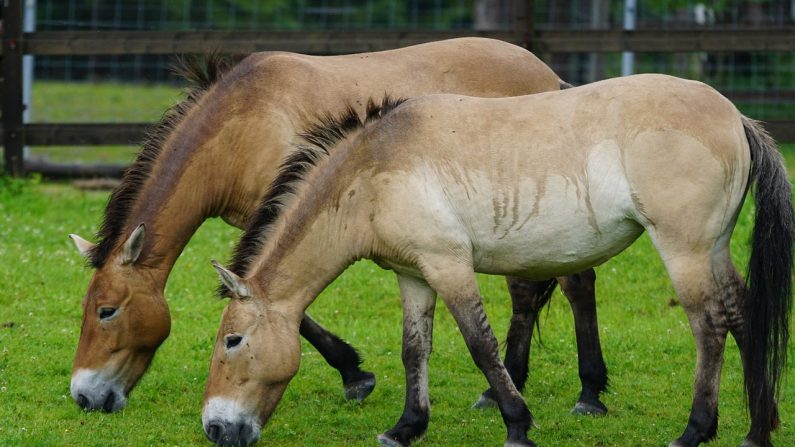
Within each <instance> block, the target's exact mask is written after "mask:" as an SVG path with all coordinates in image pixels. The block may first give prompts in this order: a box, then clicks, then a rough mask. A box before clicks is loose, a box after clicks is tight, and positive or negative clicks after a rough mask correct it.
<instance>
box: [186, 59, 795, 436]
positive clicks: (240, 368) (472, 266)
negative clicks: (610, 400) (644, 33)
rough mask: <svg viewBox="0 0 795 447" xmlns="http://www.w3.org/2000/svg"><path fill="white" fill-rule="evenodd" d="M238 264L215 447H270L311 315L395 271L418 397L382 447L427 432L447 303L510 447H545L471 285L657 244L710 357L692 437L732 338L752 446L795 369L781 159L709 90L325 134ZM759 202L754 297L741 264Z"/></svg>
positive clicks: (465, 114)
mask: <svg viewBox="0 0 795 447" xmlns="http://www.w3.org/2000/svg"><path fill="white" fill-rule="evenodd" d="M304 139H305V142H304V143H303V145H302V146H301V147H300V148H299V149H298V151H297V152H296V153H294V154H293V155H291V156H290V157H289V158H288V159H287V161H286V162H285V164H284V165H283V167H282V174H281V175H280V176H279V178H277V180H276V182H275V183H274V185H273V188H272V189H271V192H270V193H269V195H268V196H267V200H266V201H265V202H264V203H263V205H262V207H261V208H260V210H259V211H258V212H257V215H256V216H255V217H254V220H252V223H251V225H250V226H249V228H248V230H247V231H246V232H245V233H244V235H243V237H242V238H241V239H240V241H239V243H238V246H237V248H236V250H235V255H234V262H235V265H236V266H238V267H241V266H242V267H243V269H242V270H241V271H242V272H243V273H242V274H241V273H238V272H235V271H232V270H229V269H226V268H225V267H223V266H221V265H220V264H218V263H214V266H215V268H216V270H217V271H218V274H219V275H220V277H221V281H222V283H223V285H224V287H225V295H226V296H228V297H230V298H231V300H230V301H229V303H228V304H227V306H226V308H225V310H224V313H223V317H222V320H221V326H220V328H219V330H218V333H217V336H216V341H215V346H214V348H213V356H212V361H211V365H210V373H209V376H208V379H207V384H206V390H205V396H204V402H203V410H202V423H203V429H204V431H205V434H206V435H207V437H208V438H209V439H210V440H211V441H214V442H215V443H217V444H219V445H247V444H250V443H252V442H255V441H256V440H257V439H258V438H259V435H260V431H261V428H262V426H263V424H265V423H266V421H267V420H268V418H269V416H270V415H271V414H272V413H273V411H274V409H275V407H276V405H277V403H278V402H279V400H280V399H281V397H282V395H283V392H284V390H285V388H286V387H287V385H288V383H289V382H290V379H291V378H292V377H293V376H294V375H295V373H296V371H297V369H298V367H299V363H300V345H299V342H298V340H299V339H298V327H299V323H300V320H301V315H302V314H303V312H304V310H305V309H306V308H307V306H309V305H310V304H311V303H312V302H313V301H314V300H315V298H316V297H317V295H318V294H319V293H320V292H321V291H322V290H323V289H324V288H325V287H326V286H327V285H328V284H329V283H331V282H332V281H333V280H334V279H335V278H336V277H337V276H338V275H340V274H341V273H342V272H343V271H344V270H345V269H346V268H347V267H348V266H349V265H350V264H352V263H353V262H356V261H357V260H359V259H372V260H374V261H375V262H376V263H378V264H379V265H380V266H382V267H384V268H387V269H391V270H394V271H395V273H396V275H397V279H398V283H399V286H400V292H401V300H402V304H403V312H404V315H403V351H402V359H403V363H404V366H405V373H406V400H405V406H404V411H403V414H402V416H401V417H400V419H399V420H398V421H397V423H396V424H395V425H394V426H393V427H392V428H391V429H389V430H388V431H386V432H385V433H383V434H381V435H380V436H379V438H378V439H379V442H380V444H381V445H385V446H390V447H392V446H405V445H409V444H410V443H411V441H412V440H414V439H416V438H418V437H419V436H421V435H422V434H423V433H425V431H426V429H427V426H428V421H429V411H430V401H429V397H428V357H429V355H430V352H431V345H432V340H431V337H432V329H433V316H434V309H435V303H436V296H437V294H438V295H439V296H441V298H442V300H443V301H444V303H445V304H446V306H447V308H448V309H449V311H450V313H451V314H452V316H453V317H454V319H455V321H456V323H457V325H458V327H459V329H460V332H461V333H462V335H463V337H464V340H465V342H466V345H467V347H468V349H469V351H470V353H471V356H472V358H473V360H474V362H475V364H476V365H477V366H478V368H480V370H481V371H482V372H483V374H484V375H485V376H486V378H487V380H488V382H489V384H490V386H491V388H492V389H493V390H494V392H495V395H496V399H497V402H498V405H499V409H500V412H501V414H502V418H503V421H504V423H505V425H506V428H507V438H506V442H505V445H506V446H532V445H535V444H534V443H533V442H532V441H531V440H529V439H528V437H527V430H528V429H529V427H530V426H531V424H532V416H531V413H530V411H529V410H528V407H527V406H526V404H525V402H524V401H523V400H522V396H521V394H520V393H519V391H518V390H517V388H516V387H515V386H514V383H513V381H512V380H511V377H510V375H509V374H508V373H507V371H506V369H505V367H504V366H503V364H502V363H501V361H500V357H499V351H498V344H497V340H496V338H495V337H494V334H493V333H492V330H491V327H490V325H489V322H488V319H487V317H486V315H485V313H484V311H483V304H482V300H481V297H480V296H479V292H478V286H477V283H476V281H475V272H481V273H487V274H497V275H512V276H517V277H523V278H527V279H531V280H536V281H538V280H544V279H545V278H553V277H556V276H562V275H568V274H571V273H572V272H579V271H583V270H585V269H588V268H592V267H594V266H596V265H599V264H601V263H603V262H605V261H606V260H607V259H609V258H611V257H613V256H615V255H617V254H618V253H620V252H621V251H622V250H624V249H625V248H627V247H628V246H629V245H631V244H632V243H633V242H634V241H635V240H636V239H637V238H638V237H639V236H640V235H641V234H642V233H643V231H646V232H648V234H649V235H650V237H651V239H652V241H653V243H654V246H655V248H656V250H657V251H658V253H659V255H660V256H661V257H662V260H663V263H664V265H665V268H666V270H667V272H668V275H669V277H670V278H671V280H672V282H673V285H674V288H675V290H676V293H677V295H678V297H679V301H680V303H681V305H682V307H683V308H684V310H685V312H686V314H687V317H688V319H689V321H690V326H691V330H692V333H693V336H694V338H695V342H696V347H697V357H696V374H695V385H694V390H693V391H694V392H693V403H692V409H691V413H690V418H689V420H688V423H687V426H686V428H685V430H684V431H683V433H682V435H681V436H680V437H679V438H677V439H676V440H675V441H673V442H672V443H671V444H670V445H671V446H676V447H682V446H688V447H690V446H696V445H698V444H700V443H702V442H706V441H708V440H710V439H712V438H714V437H715V436H716V433H717V422H718V414H717V402H718V388H719V380H720V369H721V367H722V363H723V351H724V345H725V340H726V335H727V333H728V332H731V333H732V335H733V336H734V338H735V340H736V342H737V344H738V346H739V348H740V352H741V357H742V359H743V366H744V372H745V374H744V379H745V389H746V395H747V399H748V406H749V409H750V416H751V427H750V430H749V432H748V435H747V437H746V438H745V440H744V445H745V446H770V445H771V440H770V432H771V431H772V430H773V429H774V428H775V427H776V426H777V424H778V412H777V406H776V395H777V393H778V391H779V389H780V379H781V375H782V369H783V368H784V366H785V362H786V347H787V341H788V327H789V314H790V311H791V306H792V300H791V292H792V290H791V272H792V260H793V247H792V240H793V228H795V225H793V224H794V222H793V209H792V202H791V185H790V182H789V180H788V178H787V173H786V170H785V168H784V166H783V161H782V157H781V155H780V153H779V152H778V150H777V148H776V146H775V143H774V142H773V140H772V138H770V137H769V136H768V135H767V134H766V133H765V131H764V129H763V128H762V127H761V125H760V124H758V123H757V122H755V121H753V120H751V119H749V118H747V117H745V116H743V115H742V114H741V113H740V112H739V111H738V110H737V109H736V107H735V106H734V105H733V104H732V103H731V102H730V101H729V100H728V99H726V98H725V97H723V96H722V95H721V94H720V93H718V92H717V91H715V90H714V89H712V88H711V87H709V86H707V85H705V84H702V83H700V82H695V81H688V80H683V79H679V78H674V77H670V76H665V75H651V74H649V75H636V76H631V77H625V78H617V79H611V80H606V81H601V82H597V83H593V84H590V85H586V86H580V87H577V88H575V89H569V90H562V91H559V92H548V93H539V94H536V95H529V96H521V97H515V98H496V99H495V98H490V99H489V98H472V97H467V96H460V95H429V96H425V97H420V98H414V99H409V100H407V101H405V102H404V103H402V104H399V103H398V102H395V101H393V102H389V101H385V102H384V103H383V104H382V105H381V107H380V108H379V107H376V106H373V107H371V108H370V110H369V113H368V118H366V119H365V120H364V121H362V120H360V119H359V118H358V116H357V115H356V113H355V112H354V111H353V110H351V111H349V112H348V114H347V115H345V116H343V117H342V118H340V119H337V120H325V122H323V123H321V124H320V125H319V126H318V127H316V128H314V129H312V130H310V131H308V133H307V134H306V135H305V136H304ZM752 184H755V185H756V187H755V189H754V194H753V195H754V199H755V203H756V217H755V222H754V230H753V237H752V242H751V244H752V253H751V259H750V264H749V277H748V284H747V286H746V284H745V283H744V282H743V280H742V279H741V277H740V275H739V274H738V272H737V270H736V269H735V267H734V265H733V264H732V260H731V257H730V253H729V240H730V237H731V234H732V232H733V229H734V226H735V223H736V221H737V217H738V214H739V213H740V209H741V206H742V204H743V200H744V198H745V196H746V194H747V192H748V191H749V189H750V188H751V185H752Z"/></svg>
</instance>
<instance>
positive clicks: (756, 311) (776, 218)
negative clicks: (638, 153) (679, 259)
mask: <svg viewBox="0 0 795 447" xmlns="http://www.w3.org/2000/svg"><path fill="white" fill-rule="evenodd" d="M742 122H743V128H744V129H745V136H746V138H747V139H748V144H749V145H750V148H751V160H752V165H751V166H752V167H751V181H753V182H755V183H756V188H755V190H754V201H755V202H756V221H755V223H754V230H753V235H752V237H751V247H752V248H751V259H750V261H749V264H748V275H747V276H746V282H747V286H748V299H747V300H746V306H745V323H746V332H745V339H746V347H747V349H746V368H745V389H746V393H747V397H748V406H749V409H750V412H751V433H750V435H751V436H752V438H753V439H754V440H757V441H761V442H763V443H764V444H763V445H767V444H769V442H770V441H769V439H770V432H771V431H772V430H774V429H775V428H776V426H777V425H778V414H777V410H776V399H777V397H778V393H779V390H780V385H781V375H782V372H783V370H784V367H785V365H786V363H787V341H788V339H789V317H790V310H791V308H792V264H793V261H792V256H793V253H792V250H793V247H792V241H793V236H794V234H793V228H795V224H793V211H792V186H791V184H790V182H789V179H788V177H787V171H786V169H785V167H784V163H783V158H782V156H781V154H780V153H779V151H778V149H777V148H776V143H775V142H774V141H773V139H772V138H771V137H770V135H769V134H768V133H767V132H766V131H765V130H764V129H763V128H762V126H761V125H760V124H759V123H758V122H756V121H754V120H752V119H749V118H747V117H744V116H743V117H742Z"/></svg>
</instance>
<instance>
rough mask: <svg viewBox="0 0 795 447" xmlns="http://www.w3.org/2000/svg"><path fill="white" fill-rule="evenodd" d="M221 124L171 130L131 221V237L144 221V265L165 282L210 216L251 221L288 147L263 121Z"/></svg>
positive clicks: (239, 223) (237, 222)
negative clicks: (212, 129) (213, 127)
mask: <svg viewBox="0 0 795 447" xmlns="http://www.w3.org/2000/svg"><path fill="white" fill-rule="evenodd" d="M219 125H220V126H221V128H220V129H219V130H218V131H216V132H207V131H202V129H199V130H198V131H196V130H193V131H191V132H187V133H184V134H182V132H179V133H177V134H176V135H172V137H171V138H170V139H169V141H168V142H167V143H166V145H165V146H164V147H163V149H162V152H161V154H162V155H161V157H159V159H158V160H157V161H156V164H155V166H154V167H153V169H152V174H151V175H150V176H149V179H148V180H147V181H146V182H145V184H144V185H143V187H142V190H141V191H140V193H139V194H138V197H137V199H136V203H135V205H134V206H133V209H132V212H131V214H130V216H129V217H128V219H127V226H128V229H127V230H128V231H127V232H126V234H130V232H131V231H132V230H133V229H134V228H135V227H136V226H137V225H139V224H140V223H145V224H146V227H147V228H146V238H145V248H144V251H143V259H142V262H141V264H143V265H146V266H148V267H150V268H153V269H155V270H157V271H160V272H162V275H161V276H162V277H163V282H165V278H166V277H167V276H168V274H169V272H170V271H171V268H172V267H173V265H174V263H175V262H176V260H177V258H178V257H179V254H180V253H181V252H182V250H183V249H184V248H185V245H186V244H187V243H188V241H189V240H190V238H191V237H192V236H193V234H194V233H195V232H196V230H197V229H198V228H199V226H200V225H201V224H202V223H203V222H204V221H205V220H206V219H208V218H210V217H216V216H221V217H222V218H224V220H226V221H227V222H228V223H231V224H233V225H235V226H237V227H239V228H242V227H243V226H244V225H245V224H246V223H247V222H248V219H249V217H250V216H251V214H252V213H253V211H254V210H255V209H256V206H257V204H258V202H259V199H260V197H261V196H262V194H263V192H264V191H265V190H266V189H267V187H268V185H269V184H270V182H271V181H272V179H273V177H275V175H276V172H277V168H278V166H279V163H278V161H279V160H280V159H281V158H282V156H283V155H284V154H283V152H284V151H285V150H286V149H285V148H289V146H288V145H287V144H286V143H285V144H281V142H282V141H283V140H284V138H283V137H281V136H280V135H275V131H274V126H272V125H269V123H267V122H262V118H258V119H254V118H248V119H243V118H241V119H233V120H229V123H228V124H219ZM204 127H207V126H204ZM276 131H278V132H281V130H280V129H276ZM281 133H284V132H281ZM263 142H268V143H266V144H271V145H272V146H271V147H263Z"/></svg>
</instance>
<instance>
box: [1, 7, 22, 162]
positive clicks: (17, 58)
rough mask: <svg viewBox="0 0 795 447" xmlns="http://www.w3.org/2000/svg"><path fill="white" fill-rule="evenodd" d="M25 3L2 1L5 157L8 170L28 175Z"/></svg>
mask: <svg viewBox="0 0 795 447" xmlns="http://www.w3.org/2000/svg"><path fill="white" fill-rule="evenodd" d="M22 2H23V0H3V16H2V18H3V23H2V24H3V30H2V31H3V35H2V37H3V57H2V76H3V91H2V97H3V100H2V107H3V158H4V160H5V169H6V173H8V174H10V175H12V176H15V177H20V176H22V175H24V174H25V166H24V156H23V150H24V147H25V127H24V124H23V121H22V112H23V110H24V105H23V104H22Z"/></svg>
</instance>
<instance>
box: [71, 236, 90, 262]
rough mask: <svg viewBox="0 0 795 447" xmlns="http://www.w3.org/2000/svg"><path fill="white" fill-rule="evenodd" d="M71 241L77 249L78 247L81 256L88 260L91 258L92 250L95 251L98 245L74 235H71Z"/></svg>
mask: <svg viewBox="0 0 795 447" xmlns="http://www.w3.org/2000/svg"><path fill="white" fill-rule="evenodd" d="M69 239H71V240H72V242H74V244H75V247H77V251H79V252H80V254H81V255H83V256H85V257H86V258H89V257H91V250H93V249H94V247H96V246H97V245H96V244H94V243H91V242H88V241H87V240H85V239H83V238H82V237H80V236H78V235H76V234H74V233H72V234H70V235H69Z"/></svg>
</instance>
